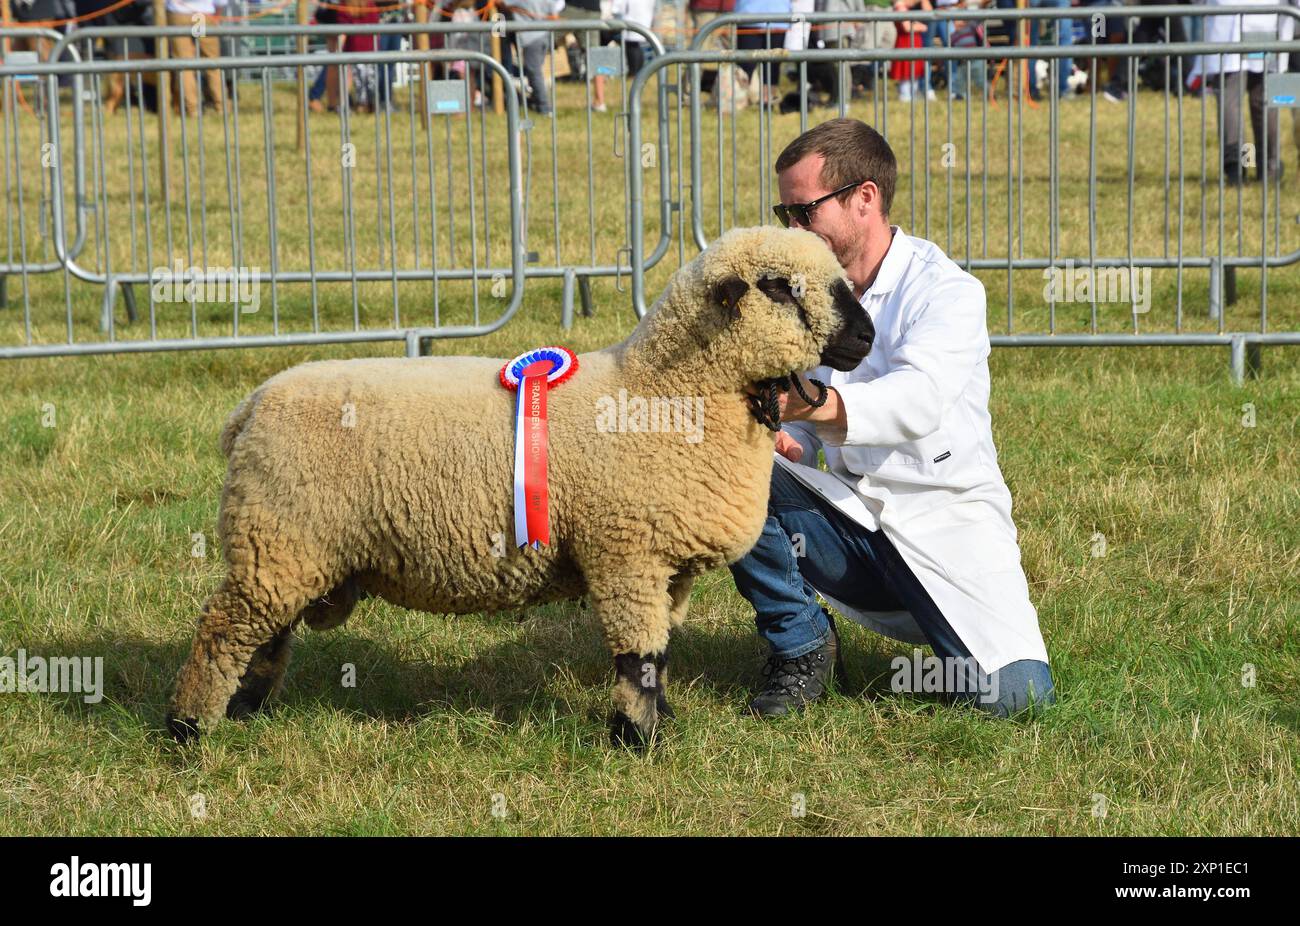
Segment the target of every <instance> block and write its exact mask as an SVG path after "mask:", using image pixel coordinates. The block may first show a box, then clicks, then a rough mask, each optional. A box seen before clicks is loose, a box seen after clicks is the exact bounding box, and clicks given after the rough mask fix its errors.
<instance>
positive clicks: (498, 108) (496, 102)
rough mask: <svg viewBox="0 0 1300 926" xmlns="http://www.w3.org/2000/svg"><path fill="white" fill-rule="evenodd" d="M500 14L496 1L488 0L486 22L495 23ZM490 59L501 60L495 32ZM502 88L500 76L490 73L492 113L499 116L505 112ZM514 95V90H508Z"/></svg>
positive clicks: (498, 42) (498, 38) (498, 41)
mask: <svg viewBox="0 0 1300 926" xmlns="http://www.w3.org/2000/svg"><path fill="white" fill-rule="evenodd" d="M501 15H502V14H500V13H498V12H497V0H490V2H489V3H488V20H489V21H490V22H496V18H497V17H498V16H501ZM492 57H493V58H495V59H496V60H497V61H500V60H501V36H499V35H497V33H496V32H495V31H493V33H492ZM504 89H505V88H504V87H502V85H501V75H500V74H499V73H498V72H497V71H493V72H492V111H493V112H494V113H496V114H497V115H498V116H500V115H501V114H502V113H504V112H505V111H506V100H505V92H504ZM510 92H511V93H514V88H513V87H511V88H510Z"/></svg>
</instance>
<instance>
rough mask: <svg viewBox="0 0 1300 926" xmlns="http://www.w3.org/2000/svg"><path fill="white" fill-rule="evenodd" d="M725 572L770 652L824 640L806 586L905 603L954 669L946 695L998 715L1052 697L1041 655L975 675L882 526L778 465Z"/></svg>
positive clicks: (787, 655)
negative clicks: (857, 519) (861, 520)
mask: <svg viewBox="0 0 1300 926" xmlns="http://www.w3.org/2000/svg"><path fill="white" fill-rule="evenodd" d="M731 574H732V576H733V578H734V579H735V582H736V588H737V590H738V591H739V592H740V593H741V595H742V596H743V597H744V598H745V599H746V600H747V601H749V602H750V604H752V605H753V606H754V611H755V623H756V625H757V627H758V632H759V635H760V636H762V637H763V638H764V639H765V640H766V641H767V642H768V645H769V646H770V647H771V648H772V653H773V656H774V657H777V658H784V659H796V658H798V657H800V656H804V655H807V654H810V653H814V652H817V651H818V650H820V649H822V648H823V647H824V646H825V645H826V644H827V642H828V641H830V640H832V639H833V637H832V624H831V621H830V618H829V615H827V613H826V611H825V609H824V608H823V607H822V606H821V604H820V603H819V602H818V600H817V593H816V592H815V591H814V587H815V588H816V589H820V590H821V591H822V592H823V593H825V594H827V595H830V596H831V597H833V598H835V599H837V600H839V601H842V602H844V603H845V604H846V605H849V606H851V607H855V608H860V609H862V610H866V611H908V612H910V613H911V615H912V618H913V620H915V622H916V624H917V626H918V627H919V628H920V630H921V632H922V633H923V634H924V635H925V638H926V640H927V642H928V643H929V644H930V646H931V648H932V649H933V650H934V654H935V655H936V656H937V657H939V658H940V659H942V660H944V661H945V664H946V665H947V666H951V667H952V670H953V671H955V672H957V673H959V674H960V676H961V677H960V678H959V679H957V680H956V691H954V692H951V694H953V695H954V696H955V697H957V698H959V699H966V700H970V701H972V703H973V704H974V706H976V707H978V708H980V709H981V710H985V711H988V712H989V713H992V714H994V715H997V716H1003V717H1006V716H1011V715H1014V714H1016V713H1019V712H1020V711H1021V710H1023V709H1024V707H1026V706H1028V704H1029V703H1030V702H1031V701H1033V700H1036V701H1037V702H1038V703H1040V704H1043V705H1046V704H1050V703H1051V701H1052V700H1053V699H1054V695H1053V688H1052V682H1051V672H1050V670H1049V669H1048V667H1047V664H1046V663H1042V662H1037V661H1035V660H1022V661H1021V662H1017V663H1012V664H1011V665H1009V666H1004V667H1003V668H1002V669H1000V670H999V671H997V672H994V673H992V674H991V675H989V674H985V673H984V672H983V671H982V670H981V669H980V667H979V664H978V662H977V661H976V660H975V659H974V657H973V656H972V655H971V653H970V650H969V649H967V647H966V645H965V643H963V642H962V640H961V638H960V637H959V636H958V635H957V632H956V631H955V630H954V629H953V627H952V625H951V624H949V623H948V621H947V619H946V618H945V617H944V616H943V613H942V612H941V611H940V610H939V608H938V606H937V605H935V603H934V601H933V599H931V598H930V595H929V593H928V592H926V590H925V588H924V587H923V586H922V585H921V582H920V580H919V579H917V578H916V576H915V575H914V574H913V573H912V570H911V569H910V568H909V567H908V565H907V563H906V562H905V561H904V560H903V558H902V556H901V555H900V554H899V553H898V550H897V549H896V548H895V547H894V545H893V544H892V543H891V542H890V541H889V539H888V538H887V537H886V536H885V535H884V533H882V532H880V531H869V530H867V529H866V528H864V527H862V526H861V525H858V524H856V523H854V522H853V521H851V520H850V519H848V518H847V517H846V516H844V515H843V514H841V513H840V512H839V511H837V510H836V509H834V508H833V507H831V506H830V505H829V504H828V503H826V502H824V501H823V500H822V499H821V498H820V497H819V496H818V495H816V494H815V493H814V492H812V491H811V490H810V489H808V488H806V487H805V486H804V485H803V484H802V483H800V482H799V481H798V480H797V479H795V478H794V477H793V476H791V475H790V474H789V473H788V472H786V471H785V470H784V469H783V468H781V467H780V466H777V467H775V468H774V469H773V471H772V486H771V494H770V496H769V501H768V517H767V520H766V522H765V523H764V525H763V532H762V534H761V535H760V537H759V540H758V543H756V544H755V545H754V547H753V549H751V550H750V552H749V553H747V554H746V555H745V556H744V557H742V558H741V559H740V560H738V561H737V562H736V563H733V564H732V566H731ZM945 674H948V673H945Z"/></svg>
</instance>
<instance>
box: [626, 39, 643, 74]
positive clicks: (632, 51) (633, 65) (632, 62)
mask: <svg viewBox="0 0 1300 926" xmlns="http://www.w3.org/2000/svg"><path fill="white" fill-rule="evenodd" d="M643 67H645V47H644V43H643V42H628V43H627V80H628V83H631V82H632V78H634V77H636V75H638V74H640V73H641V69H642V68H643Z"/></svg>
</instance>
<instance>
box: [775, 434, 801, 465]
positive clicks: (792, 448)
mask: <svg viewBox="0 0 1300 926" xmlns="http://www.w3.org/2000/svg"><path fill="white" fill-rule="evenodd" d="M776 452H777V453H779V454H781V456H783V457H785V458H786V459H787V460H789V461H790V462H791V463H798V462H799V461H800V460H801V459H803V446H802V445H801V444H800V443H799V442H798V441H797V440H795V439H794V438H793V437H791V436H790V435H789V434H787V433H785V432H784V431H777V432H776Z"/></svg>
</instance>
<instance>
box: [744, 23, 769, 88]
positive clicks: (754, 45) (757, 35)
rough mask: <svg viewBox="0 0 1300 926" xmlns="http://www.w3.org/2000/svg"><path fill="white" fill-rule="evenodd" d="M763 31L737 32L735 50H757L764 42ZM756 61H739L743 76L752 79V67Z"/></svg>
mask: <svg viewBox="0 0 1300 926" xmlns="http://www.w3.org/2000/svg"><path fill="white" fill-rule="evenodd" d="M766 41H767V40H766V38H765V33H761V32H739V33H737V35H736V50H737V51H757V50H758V49H760V48H762V47H763V46H764V45H765V44H766ZM755 67H756V63H755V62H753V61H741V62H740V69H741V70H742V71H744V72H745V76H746V77H748V78H750V79H753V76H754V68H755Z"/></svg>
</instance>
